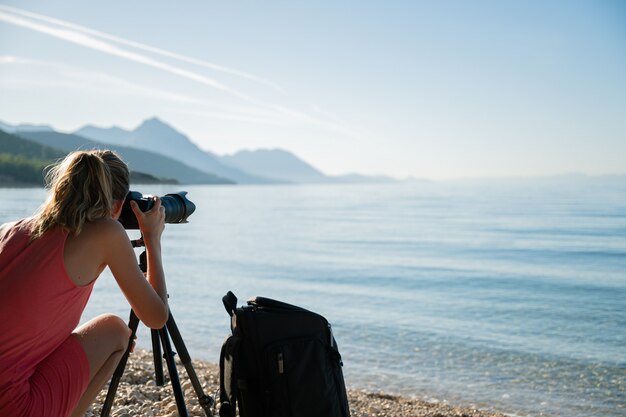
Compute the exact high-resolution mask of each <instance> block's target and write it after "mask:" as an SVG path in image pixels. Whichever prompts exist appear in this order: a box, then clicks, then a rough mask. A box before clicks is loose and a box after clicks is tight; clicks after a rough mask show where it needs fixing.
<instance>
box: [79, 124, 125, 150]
mask: <svg viewBox="0 0 626 417" xmlns="http://www.w3.org/2000/svg"><path fill="white" fill-rule="evenodd" d="M131 133H132V132H131V131H130V130H125V129H122V128H119V127H116V126H113V127H109V128H101V127H95V126H91V125H87V126H84V127H82V128H80V129H78V130H77V131H76V132H74V134H75V135H78V136H82V137H84V138H89V139H92V140H95V141H98V142H104V143H112V144H114V145H122V146H125V145H128V138H129V137H130V135H131Z"/></svg>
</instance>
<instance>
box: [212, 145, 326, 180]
mask: <svg viewBox="0 0 626 417" xmlns="http://www.w3.org/2000/svg"><path fill="white" fill-rule="evenodd" d="M221 160H222V161H223V162H224V163H226V164H228V165H231V166H234V167H237V168H239V169H241V170H242V171H246V172H249V173H251V174H254V175H259V176H263V177H268V178H276V179H279V180H283V181H289V182H296V183H323V182H327V180H328V177H327V176H326V175H324V174H323V173H322V172H320V171H318V170H317V169H315V168H314V167H313V166H311V165H309V164H308V163H306V162H304V161H303V160H301V159H300V158H298V157H297V156H295V155H294V154H292V153H291V152H287V151H284V150H281V149H258V150H255V151H249V150H244V151H239V152H237V153H236V154H234V155H224V156H222V157H221Z"/></svg>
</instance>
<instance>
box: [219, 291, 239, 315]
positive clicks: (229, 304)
mask: <svg viewBox="0 0 626 417" xmlns="http://www.w3.org/2000/svg"><path fill="white" fill-rule="evenodd" d="M222 303H224V308H225V309H226V312H227V313H228V315H229V316H231V317H232V316H233V315H234V314H235V310H236V309H237V297H236V296H235V294H233V292H232V291H228V292H227V293H226V295H225V296H223V297H222Z"/></svg>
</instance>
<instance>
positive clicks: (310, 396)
mask: <svg viewBox="0 0 626 417" xmlns="http://www.w3.org/2000/svg"><path fill="white" fill-rule="evenodd" d="M222 301H223V302H224V307H226V311H228V314H230V316H231V326H230V327H231V331H232V335H231V336H229V337H228V338H227V339H226V341H225V342H224V345H223V346H222V352H221V354H220V401H221V407H220V417H234V416H235V413H236V408H237V406H238V407H239V415H240V416H241V417H349V416H350V411H349V408H348V398H347V395H346V387H345V384H344V380H343V373H342V371H341V366H342V365H343V363H342V362H341V355H340V354H339V350H338V349H337V343H336V342H335V338H334V337H333V334H332V329H331V327H330V324H329V323H328V321H327V320H326V319H325V318H324V317H322V316H320V315H319V314H316V313H313V312H311V311H308V310H305V309H303V308H300V307H296V306H293V305H290V304H286V303H283V302H280V301H276V300H271V299H269V298H263V297H256V298H253V299H251V300H249V301H248V304H247V305H246V306H243V307H239V308H238V307H237V297H235V295H234V294H233V293H232V292H230V291H229V292H228V294H226V295H225V296H224V298H223V299H222Z"/></svg>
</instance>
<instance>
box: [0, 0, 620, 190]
mask: <svg viewBox="0 0 626 417" xmlns="http://www.w3.org/2000/svg"><path fill="white" fill-rule="evenodd" d="M153 116H158V117H159V118H161V119H162V120H164V121H166V122H167V123H169V124H170V125H172V126H173V127H175V128H176V129H177V130H179V131H181V132H183V133H185V134H187V135H188V136H189V137H190V138H191V139H192V140H193V141H194V142H196V143H197V144H198V145H199V146H200V147H201V148H203V149H207V150H211V151H213V152H216V153H219V154H224V153H233V152H235V151H237V150H240V149H255V148H283V149H288V150H291V151H292V152H294V153H296V154H297V155H298V156H300V157H302V158H303V159H305V160H307V161H308V162H310V163H312V164H313V165H315V166H316V167H318V168H319V169H321V170H322V171H324V172H325V173H327V174H343V173H348V172H360V173H364V174H388V175H393V176H397V177H405V176H415V177H427V178H435V179H437V178H459V177H482V176H510V175H514V176H519V175H523V176H527V175H551V174H562V173H571V172H581V173H587V174H606V173H624V172H626V1H620V0H617V1H601V0H590V1H575V0H567V1H549V0H543V1H536V2H535V1H520V2H513V1H376V2H369V1H362V0H360V1H308V2H301V1H293V0H291V1H284V2H282V1H281V2H279V1H254V2H252V1H250V2H227V1H177V2H173V1H168V2H165V1H143V0H134V1H117V0H109V1H106V2H89V1H62V2H61V1H51V0H46V1H29V0H21V1H2V0H0V120H1V121H4V122H7V123H11V124H17V123H23V122H29V123H45V124H50V125H52V126H53V127H54V128H56V129H58V130H62V131H72V130H75V129H78V128H79V127H81V126H83V125H85V124H88V123H89V124H95V125H98V126H102V127H109V126H113V125H116V126H120V127H123V128H126V129H132V128H135V127H136V126H138V125H139V124H140V123H141V122H142V121H143V120H144V119H146V118H149V117H153Z"/></svg>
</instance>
